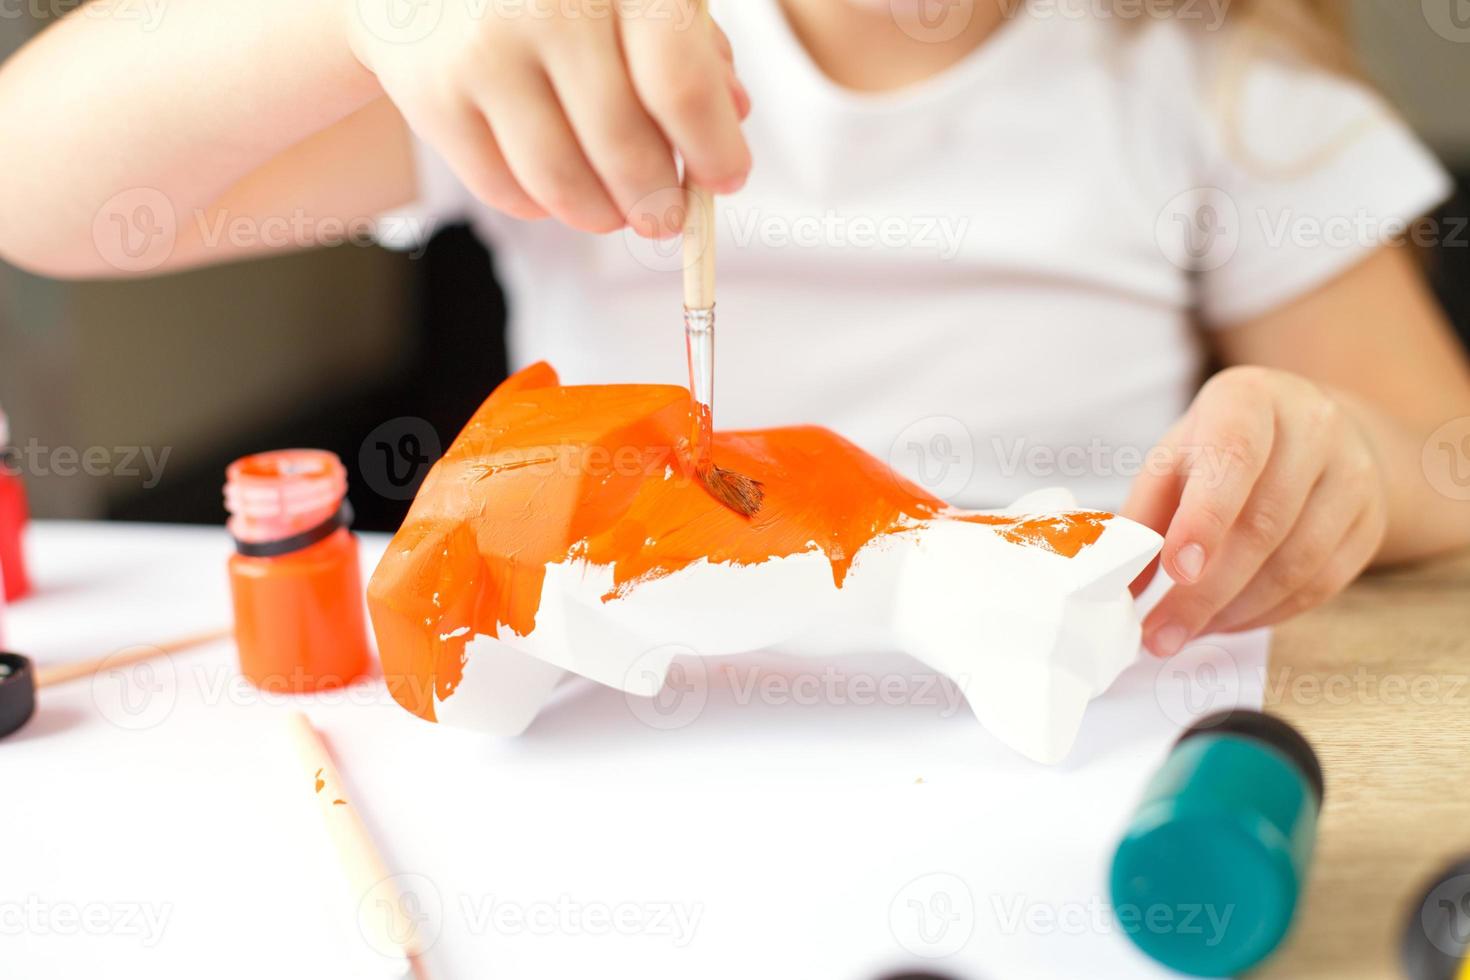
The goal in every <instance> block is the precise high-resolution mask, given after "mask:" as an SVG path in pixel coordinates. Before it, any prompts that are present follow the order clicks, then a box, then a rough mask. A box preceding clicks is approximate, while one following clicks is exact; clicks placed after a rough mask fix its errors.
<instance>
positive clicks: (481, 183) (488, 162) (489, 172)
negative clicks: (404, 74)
mask: <svg viewBox="0 0 1470 980" xmlns="http://www.w3.org/2000/svg"><path fill="white" fill-rule="evenodd" d="M420 125H421V128H422V130H423V135H424V138H425V139H428V140H429V141H430V142H431V143H433V144H434V146H435V147H436V148H437V149H438V150H439V153H440V154H441V155H442V156H443V157H444V162H445V163H446V164H448V165H449V169H450V170H452V171H454V175H455V176H456V177H458V178H459V179H460V181H461V182H462V183H463V184H464V185H465V188H466V189H467V190H469V192H470V193H471V194H473V195H475V196H476V197H477V198H479V199H480V200H481V201H484V202H485V203H486V204H488V205H489V206H490V207H492V208H495V209H496V210H497V211H503V212H505V213H506V214H510V215H513V216H515V217H517V218H525V219H527V220H535V219H538V218H544V217H546V211H545V209H543V208H542V207H541V206H540V205H539V204H537V203H536V202H535V201H534V200H532V199H531V195H529V194H527V193H526V191H525V190H524V189H523V188H522V187H521V185H520V184H519V183H517V182H516V179H515V177H513V176H512V175H511V172H510V167H509V166H507V165H506V162H505V157H504V156H502V155H501V152H500V147H499V146H498V145H496V142H495V136H494V134H493V133H491V132H490V124H489V123H488V122H487V121H486V120H485V117H484V116H483V115H481V113H480V110H479V109H478V108H477V107H475V106H474V105H471V104H470V103H469V102H465V101H460V100H457V99H456V100H455V101H454V103H453V104H452V105H450V106H448V107H442V108H441V109H440V110H439V111H438V112H435V113H433V114H431V115H430V116H429V117H428V118H426V119H424V120H423V121H422V122H421V124H420Z"/></svg>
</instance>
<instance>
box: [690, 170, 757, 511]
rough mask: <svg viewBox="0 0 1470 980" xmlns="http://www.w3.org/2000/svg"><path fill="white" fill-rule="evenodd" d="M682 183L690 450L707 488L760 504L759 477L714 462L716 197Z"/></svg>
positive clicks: (747, 506) (743, 506)
mask: <svg viewBox="0 0 1470 980" xmlns="http://www.w3.org/2000/svg"><path fill="white" fill-rule="evenodd" d="M685 178H686V179H685V184H684V346H685V349H686V351H687V353H688V357H689V396H690V399H691V401H692V402H693V404H692V405H691V406H690V408H691V412H690V415H691V418H690V431H689V455H690V457H691V459H692V460H693V463H694V474H695V476H696V477H697V478H698V479H699V482H700V483H702V484H703V485H704V488H705V490H707V491H708V492H709V494H710V495H711V496H712V497H714V498H715V499H716V500H718V501H719V502H720V503H722V504H724V505H725V506H726V507H728V508H730V509H731V510H733V511H735V512H736V513H738V514H743V515H745V516H746V517H750V516H752V515H754V514H755V512H756V511H758V510H760V508H761V501H762V500H763V499H764V498H765V491H764V489H762V487H761V484H760V483H759V481H756V480H753V479H751V478H750V477H748V476H746V475H744V474H743V473H736V472H735V471H733V470H727V469H724V468H723V467H720V466H716V465H715V462H714V458H713V453H714V438H715V203H714V195H713V194H711V193H710V192H709V191H708V190H706V189H705V188H703V187H698V186H696V185H694V184H693V183H691V182H690V181H689V180H688V175H687V171H686V175H685Z"/></svg>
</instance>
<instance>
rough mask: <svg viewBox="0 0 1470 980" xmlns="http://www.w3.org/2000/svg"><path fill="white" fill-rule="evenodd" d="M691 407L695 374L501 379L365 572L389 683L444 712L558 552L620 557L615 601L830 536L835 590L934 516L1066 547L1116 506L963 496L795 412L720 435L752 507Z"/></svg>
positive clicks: (524, 616)
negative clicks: (1060, 506)
mask: <svg viewBox="0 0 1470 980" xmlns="http://www.w3.org/2000/svg"><path fill="white" fill-rule="evenodd" d="M690 411H691V407H690V398H689V393H688V391H686V390H685V389H683V388H679V387H674V386H671V385H597V386H584V387H564V386H561V385H560V384H558V382H557V377H556V374H555V372H554V371H552V369H551V368H550V367H549V366H548V365H546V364H536V365H534V366H532V367H530V368H527V369H526V370H524V371H522V372H520V373H518V374H516V375H515V376H513V377H512V378H510V379H509V380H507V381H506V382H505V383H504V384H502V385H501V386H500V387H499V388H497V389H496V390H495V392H494V393H493V394H491V396H490V397H489V399H487V400H486V401H485V403H484V404H483V405H482V406H481V407H480V409H479V410H478V411H477V412H476V413H475V415H474V417H473V418H472V419H471V420H470V422H469V424H468V425H467V426H466V427H465V429H464V431H463V432H461V433H460V435H459V437H458V438H457V439H456V440H455V442H454V444H453V445H452V446H451V447H450V448H449V452H448V453H446V454H445V456H444V458H443V459H442V460H440V461H439V463H438V464H437V465H436V466H435V467H434V469H433V471H432V472H431V473H430V474H429V476H428V478H427V479H426V480H425V481H424V484H423V486H422V487H421V488H420V490H419V495H418V498H417V499H416V500H415V501H414V504H413V508H412V509H411V510H410V511H409V515H408V519H407V520H406V521H405V523H404V525H403V527H402V529H400V530H399V532H398V534H397V535H396V536H395V537H394V539H393V541H392V543H391V544H390V545H389V547H388V551H387V553H386V554H385V555H384V557H383V560H382V562H381V563H380V564H379V565H378V568H377V571H376V572H375V573H374V575H373V578H372V582H371V583H370V585H369V587H368V606H369V610H370V612H371V614H372V619H373V625H374V627H375V629H376V630H377V635H378V648H379V651H380V653H381V656H382V659H383V668H384V673H385V675H386V676H387V679H388V684H389V689H390V690H391V691H392V693H393V696H394V698H395V699H397V700H398V702H399V703H400V704H402V705H403V706H404V707H406V708H408V709H409V710H410V711H413V712H415V713H416V714H418V715H420V716H422V717H424V718H427V719H430V720H433V719H434V700H435V698H436V697H437V698H438V699H440V700H442V699H444V698H445V697H447V696H448V695H449V694H451V693H452V692H453V691H454V689H455V687H456V686H457V685H458V683H459V681H460V678H461V676H462V672H463V666H464V647H465V643H466V642H467V641H468V640H469V639H470V637H471V636H473V635H474V634H477V633H478V634H485V635H489V636H500V635H503V634H502V630H509V631H511V632H513V633H515V634H518V635H521V636H525V635H527V634H529V633H530V632H531V631H532V630H533V629H534V628H535V625H536V613H537V608H538V606H539V604H540V599H541V587H542V583H543V582H544V580H545V576H546V568H547V566H548V565H551V564H556V563H560V562H565V561H582V562H587V563H589V564H592V565H599V566H609V567H610V568H611V569H612V574H613V588H612V590H611V591H610V592H609V593H608V594H607V595H605V596H604V597H603V598H604V601H614V600H616V599H617V598H618V597H620V596H622V595H625V594H627V592H628V591H629V590H630V589H634V588H636V587H637V586H638V585H639V583H642V582H645V581H648V580H650V579H655V578H658V577H661V576H665V575H670V574H672V573H674V572H677V571H680V570H681V569H684V568H687V567H688V566H690V565H691V564H694V563H695V562H698V561H707V562H709V563H710V564H732V565H755V564H760V563H761V562H765V561H769V560H771V559H773V558H785V557H789V556H791V555H796V554H801V553H805V552H811V551H818V552H821V553H822V554H823V555H824V556H825V557H826V559H827V561H828V562H829V564H830V565H831V568H832V581H833V583H834V585H836V586H837V587H838V588H841V587H842V584H843V581H844V580H845V578H846V576H847V574H848V572H849V571H850V570H851V568H852V565H853V561H854V560H855V559H856V558H857V557H858V555H859V554H860V553H861V551H862V549H863V548H864V547H866V546H867V545H868V544H870V543H871V542H873V541H874V540H875V539H877V538H880V537H882V536H884V535H889V534H894V533H897V532H902V531H905V530H910V529H913V528H915V527H918V526H920V525H921V524H923V523H925V522H929V521H935V520H960V521H966V522H969V523H975V524H983V525H988V526H991V527H993V528H994V529H995V531H996V533H998V534H1000V535H1001V536H1002V537H1004V538H1005V539H1006V540H1007V541H1011V542H1013V543H1015V544H1017V545H1019V546H1023V547H1036V548H1042V549H1045V550H1047V551H1050V552H1054V553H1056V554H1058V555H1063V556H1066V557H1069V558H1070V557H1073V556H1075V555H1076V554H1077V553H1078V552H1080V551H1081V550H1082V549H1083V548H1085V547H1087V546H1088V545H1090V544H1092V543H1093V542H1095V541H1096V540H1097V539H1098V537H1099V536H1100V535H1101V534H1102V530H1103V525H1104V523H1105V522H1106V521H1107V520H1108V519H1109V518H1110V517H1111V516H1112V515H1110V514H1105V513H1100V512H1090V511H1089V512H1078V513H1068V514H1052V515H1047V516H1044V517H1021V518H1017V517H1006V516H1000V515H993V514H975V513H969V512H965V511H959V510H955V509H953V508H951V507H949V506H948V505H947V504H945V503H944V502H943V501H942V500H940V499H939V498H937V497H935V496H933V495H932V494H929V493H927V492H925V491H924V490H923V489H921V488H920V487H918V486H916V485H914V484H913V483H911V482H909V481H908V480H905V479H904V478H902V477H900V476H899V475H897V474H896V473H894V472H893V471H892V470H891V469H890V468H889V467H888V466H886V465H884V464H883V463H882V462H880V461H878V460H877V459H874V458H873V457H872V456H869V455H868V454H867V453H865V452H863V451H862V450H860V449H858V448H857V447H856V446H854V445H852V444H851V443H849V442H848V441H847V440H845V439H843V438H842V437H841V436H838V435H837V434H835V433H833V432H831V431H829V430H827V429H822V428H818V427H815V426H797V427H791V428H782V429H767V430H762V431H753V432H721V433H717V434H716V435H715V442H714V454H715V456H716V457H717V458H718V459H719V460H720V461H721V464H722V465H724V466H728V467H729V468H731V469H734V470H738V471H740V472H742V473H745V474H748V475H749V476H751V477H753V478H755V479H757V480H759V481H761V482H762V483H763V484H764V485H765V488H766V496H765V503H764V505H763V506H762V508H761V510H760V512H759V513H758V514H757V515H756V516H755V517H754V518H745V517H742V516H741V515H739V514H736V513H735V512H733V511H731V510H729V509H728V508H726V507H724V506H723V505H721V504H720V503H719V502H718V501H716V500H715V499H714V498H713V497H711V496H710V495H709V494H708V493H706V492H705V491H704V490H703V489H702V487H701V486H700V484H699V482H698V480H697V479H696V478H695V476H694V472H693V466H692V463H691V461H690V460H689V458H688V455H687V446H688V442H687V436H686V434H687V433H688V431H689V424H690V421H689V420H690ZM449 596H456V597H457V598H455V599H453V600H450V599H448V598H447V597H449Z"/></svg>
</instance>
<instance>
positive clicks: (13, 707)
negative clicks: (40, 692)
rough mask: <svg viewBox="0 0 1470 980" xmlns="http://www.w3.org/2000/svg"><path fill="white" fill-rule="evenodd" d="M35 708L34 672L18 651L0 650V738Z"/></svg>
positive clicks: (26, 719)
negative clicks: (7, 651)
mask: <svg viewBox="0 0 1470 980" xmlns="http://www.w3.org/2000/svg"><path fill="white" fill-rule="evenodd" d="M35 710H36V672H35V670H34V669H32V667H31V662H30V660H28V659H26V658H25V657H22V656H21V655H20V654H18V653H5V652H0V738H4V737H5V736H6V735H9V734H10V733H11V732H13V731H15V730H16V729H17V728H19V727H20V726H21V725H24V724H25V723H26V722H27V721H29V720H30V717H31V714H32V713H33V712H34V711H35Z"/></svg>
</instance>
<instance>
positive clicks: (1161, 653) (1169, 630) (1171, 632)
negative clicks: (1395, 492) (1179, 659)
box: [1148, 623, 1189, 657]
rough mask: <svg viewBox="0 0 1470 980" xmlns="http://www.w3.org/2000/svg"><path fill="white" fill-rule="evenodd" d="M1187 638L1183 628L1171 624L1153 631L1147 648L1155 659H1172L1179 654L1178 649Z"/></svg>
mask: <svg viewBox="0 0 1470 980" xmlns="http://www.w3.org/2000/svg"><path fill="white" fill-rule="evenodd" d="M1188 638H1189V637H1188V634H1187V633H1186V632H1185V630H1184V627H1183V626H1179V625H1176V624H1173V623H1171V624H1169V625H1168V626H1160V627H1159V628H1158V629H1156V630H1154V632H1153V635H1152V636H1150V637H1149V641H1148V648H1149V649H1150V650H1152V651H1153V654H1154V656H1156V657H1172V656H1174V654H1176V653H1178V652H1179V648H1180V647H1182V646H1184V641H1185V640H1186V639H1188Z"/></svg>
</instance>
